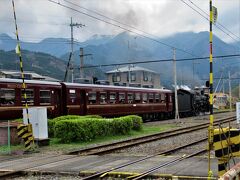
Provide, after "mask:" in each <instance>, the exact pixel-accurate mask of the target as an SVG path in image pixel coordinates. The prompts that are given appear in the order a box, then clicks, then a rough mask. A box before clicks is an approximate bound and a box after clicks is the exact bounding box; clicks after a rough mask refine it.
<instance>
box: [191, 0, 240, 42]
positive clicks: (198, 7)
mask: <svg viewBox="0 0 240 180" xmlns="http://www.w3.org/2000/svg"><path fill="white" fill-rule="evenodd" d="M188 1H189V2H191V3H192V4H193V5H194V6H195V7H196V8H198V9H199V10H200V11H202V12H203V13H204V14H206V15H207V17H209V15H208V13H207V12H205V11H204V10H203V9H201V8H200V7H199V6H198V5H196V4H195V3H194V2H192V1H191V0H188ZM216 24H218V25H219V26H221V27H222V28H224V29H225V30H226V31H228V32H229V33H230V34H232V35H233V36H235V37H236V38H238V39H239V40H240V38H239V36H237V35H236V34H234V33H233V32H231V31H230V30H229V29H227V28H226V27H225V26H224V25H222V24H221V23H219V22H216Z"/></svg>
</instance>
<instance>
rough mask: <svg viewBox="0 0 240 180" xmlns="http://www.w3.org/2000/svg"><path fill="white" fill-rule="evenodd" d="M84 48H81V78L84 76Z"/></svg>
mask: <svg viewBox="0 0 240 180" xmlns="http://www.w3.org/2000/svg"><path fill="white" fill-rule="evenodd" d="M83 75H84V73H83V48H80V78H83Z"/></svg>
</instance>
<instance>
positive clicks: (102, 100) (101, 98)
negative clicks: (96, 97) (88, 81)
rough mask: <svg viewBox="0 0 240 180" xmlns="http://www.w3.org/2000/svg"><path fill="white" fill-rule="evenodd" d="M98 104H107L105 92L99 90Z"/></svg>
mask: <svg viewBox="0 0 240 180" xmlns="http://www.w3.org/2000/svg"><path fill="white" fill-rule="evenodd" d="M100 104H107V93H105V92H100Z"/></svg>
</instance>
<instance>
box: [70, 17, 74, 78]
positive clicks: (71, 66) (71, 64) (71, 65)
mask: <svg viewBox="0 0 240 180" xmlns="http://www.w3.org/2000/svg"><path fill="white" fill-rule="evenodd" d="M70 27H71V53H72V56H71V60H70V62H71V63H70V69H71V75H72V82H73V62H72V57H73V22H72V17H71V24H70Z"/></svg>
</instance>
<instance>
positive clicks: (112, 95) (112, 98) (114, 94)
mask: <svg viewBox="0 0 240 180" xmlns="http://www.w3.org/2000/svg"><path fill="white" fill-rule="evenodd" d="M109 102H110V104H115V103H116V93H115V92H110V101H109Z"/></svg>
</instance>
